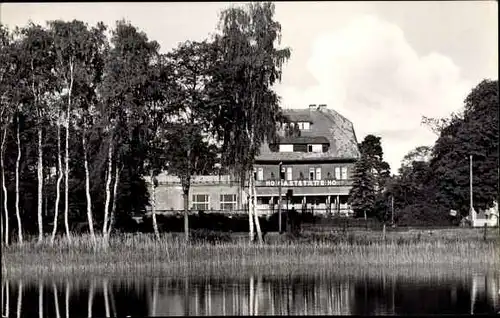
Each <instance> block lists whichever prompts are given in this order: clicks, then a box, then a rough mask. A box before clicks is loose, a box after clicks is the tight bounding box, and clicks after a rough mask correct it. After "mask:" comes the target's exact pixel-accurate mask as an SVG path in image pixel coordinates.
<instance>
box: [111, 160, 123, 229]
mask: <svg viewBox="0 0 500 318" xmlns="http://www.w3.org/2000/svg"><path fill="white" fill-rule="evenodd" d="M120 171H121V168H120V169H118V168H117V167H116V165H115V182H114V184H113V204H112V206H111V215H110V216H109V227H108V234H111V231H112V230H113V225H114V224H115V211H116V202H117V199H116V194H117V192H118V183H119V182H120Z"/></svg>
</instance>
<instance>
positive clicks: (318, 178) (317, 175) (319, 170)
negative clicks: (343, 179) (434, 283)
mask: <svg viewBox="0 0 500 318" xmlns="http://www.w3.org/2000/svg"><path fill="white" fill-rule="evenodd" d="M316 180H321V168H316Z"/></svg>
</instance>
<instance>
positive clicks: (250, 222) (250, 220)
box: [248, 172, 254, 242]
mask: <svg viewBox="0 0 500 318" xmlns="http://www.w3.org/2000/svg"><path fill="white" fill-rule="evenodd" d="M252 179H253V174H252V173H251V172H250V176H249V178H248V194H249V195H248V225H249V227H250V232H249V233H250V242H253V239H254V232H253V200H252V196H253V193H252V189H253V188H252V186H251V184H252Z"/></svg>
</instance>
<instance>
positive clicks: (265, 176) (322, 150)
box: [156, 105, 359, 215]
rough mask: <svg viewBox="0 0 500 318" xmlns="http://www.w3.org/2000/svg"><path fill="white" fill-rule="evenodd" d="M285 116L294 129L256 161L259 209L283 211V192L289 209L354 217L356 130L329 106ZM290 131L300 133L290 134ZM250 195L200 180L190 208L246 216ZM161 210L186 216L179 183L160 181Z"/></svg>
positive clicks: (224, 181)
mask: <svg viewBox="0 0 500 318" xmlns="http://www.w3.org/2000/svg"><path fill="white" fill-rule="evenodd" d="M284 115H285V116H286V117H287V118H288V121H289V123H287V124H284V125H283V127H281V129H279V131H278V134H279V136H280V138H279V143H277V144H269V143H265V144H264V145H263V146H262V148H261V151H260V154H259V156H258V157H257V158H256V164H255V171H254V177H255V180H256V192H257V209H258V210H259V212H260V213H261V214H264V213H265V214H268V213H272V212H275V211H277V209H278V198H279V195H280V192H281V197H282V208H283V209H287V208H289V209H291V208H292V207H293V208H295V209H296V210H298V211H305V210H308V211H313V212H315V213H328V214H336V213H339V214H345V215H348V214H350V213H351V212H352V211H351V209H350V208H349V206H348V204H347V198H348V195H349V191H350V189H351V185H352V181H351V179H352V173H353V166H354V163H355V162H356V160H357V159H358V158H359V150H358V146H357V140H356V135H355V133H354V128H353V124H352V123H351V122H350V121H349V120H347V119H346V118H345V117H343V116H341V115H340V114H339V113H337V112H336V111H334V110H332V109H328V108H327V107H326V105H310V106H309V108H306V109H284ZM290 128H294V129H290ZM290 131H293V132H294V133H291V134H290V133H287V132H290ZM280 167H281V173H280ZM280 179H281V181H280ZM246 193H247V191H245V189H242V188H241V187H240V184H239V182H237V181H234V180H231V179H230V178H229V176H195V177H194V178H193V181H192V186H191V191H190V208H191V209H192V210H195V211H198V210H205V211H220V210H222V211H237V210H240V211H241V210H244V209H245V208H246V207H247V197H246ZM156 208H157V209H158V211H169V210H182V208H183V200H182V189H181V184H180V180H179V179H178V178H177V177H175V176H168V175H164V174H162V175H160V176H159V177H158V188H157V191H156Z"/></svg>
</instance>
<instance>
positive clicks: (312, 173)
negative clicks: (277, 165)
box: [254, 167, 347, 181]
mask: <svg viewBox="0 0 500 318" xmlns="http://www.w3.org/2000/svg"><path fill="white" fill-rule="evenodd" d="M334 173H335V175H334V176H332V175H331V174H330V172H328V174H327V176H326V178H327V179H329V180H331V179H333V177H335V179H336V180H347V167H335V169H334ZM300 174H301V178H300V179H303V180H305V179H306V178H305V177H304V176H303V175H302V172H301V173H300ZM254 179H255V180H257V181H264V168H262V167H259V168H257V169H254ZM271 179H274V177H273V173H271ZM321 179H322V178H321V168H320V167H311V168H309V176H308V179H307V180H321ZM281 180H287V181H290V180H293V170H292V167H281Z"/></svg>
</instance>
